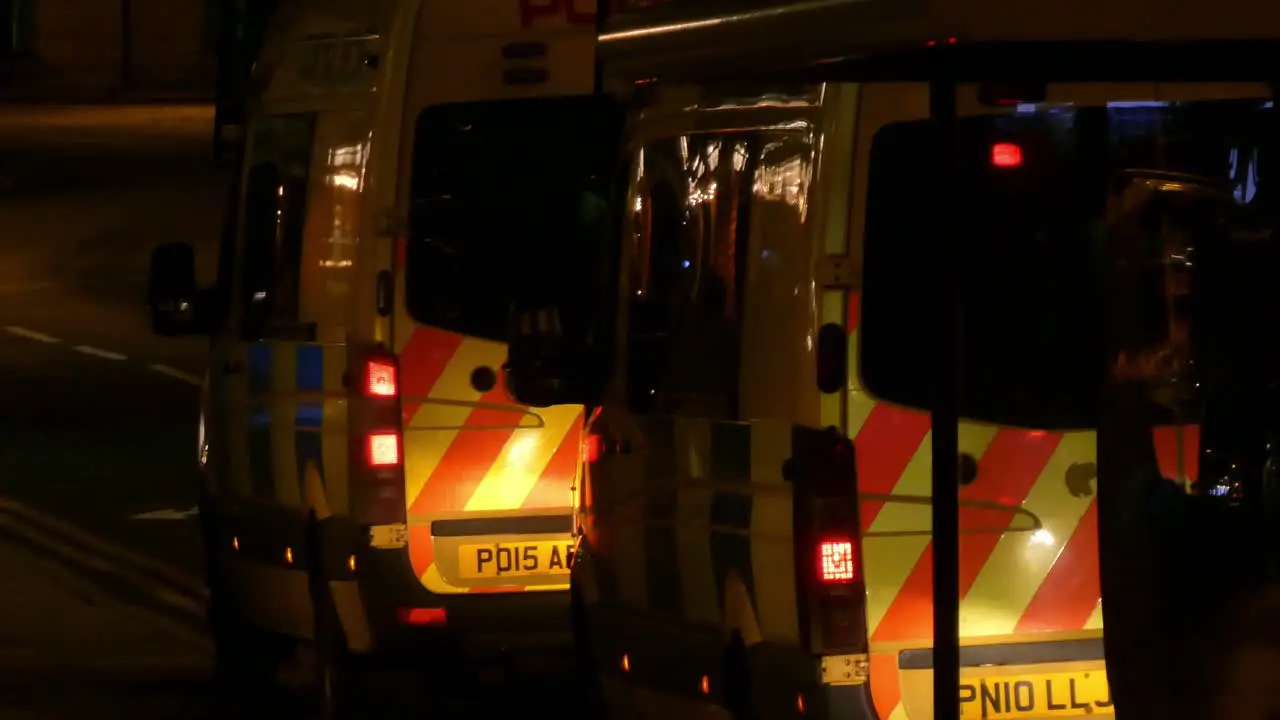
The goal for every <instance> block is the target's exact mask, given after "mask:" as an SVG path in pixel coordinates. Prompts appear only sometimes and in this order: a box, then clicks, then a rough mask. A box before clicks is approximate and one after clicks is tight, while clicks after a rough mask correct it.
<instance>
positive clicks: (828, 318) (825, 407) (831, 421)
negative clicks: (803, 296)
mask: <svg viewBox="0 0 1280 720" xmlns="http://www.w3.org/2000/svg"><path fill="white" fill-rule="evenodd" d="M848 307H849V293H848V292H847V291H845V290H824V291H823V292H822V316H821V318H822V319H821V324H822V325H826V324H828V323H834V324H835V325H838V326H840V327H842V328H843V327H847V324H846V322H845V314H846V311H847V309H848ZM845 395H846V393H845V392H843V389H842V390H841V391H837V392H832V393H824V392H820V393H818V398H819V399H818V416H819V420H820V421H821V422H822V425H823V427H840V426H841V425H843V424H844V422H842V421H843V420H845V419H846V418H845V417H844V416H845V412H844V401H845Z"/></svg>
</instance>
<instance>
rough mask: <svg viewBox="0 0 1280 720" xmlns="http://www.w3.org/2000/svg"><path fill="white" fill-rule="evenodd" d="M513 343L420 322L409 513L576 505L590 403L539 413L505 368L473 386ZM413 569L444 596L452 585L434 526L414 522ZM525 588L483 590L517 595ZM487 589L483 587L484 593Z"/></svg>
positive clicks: (412, 354)
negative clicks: (437, 551)
mask: <svg viewBox="0 0 1280 720" xmlns="http://www.w3.org/2000/svg"><path fill="white" fill-rule="evenodd" d="M505 359H506V346H505V345H503V344H502V343H497V342H492V341H488V340H479V339H475V338H468V337H464V336H461V335H458V334H456V333H450V332H446V331H443V330H439V329H436V328H431V327H426V326H421V325H415V326H414V328H413V331H412V335H411V336H410V337H409V338H408V340H407V341H406V342H405V344H404V345H403V347H401V349H400V367H401V371H400V372H401V385H402V387H403V395H404V402H403V406H404V427H405V433H404V436H405V440H404V445H405V497H406V499H407V503H408V512H409V514H410V515H411V516H419V517H422V516H427V517H428V518H430V517H432V516H437V517H442V518H443V517H459V516H463V515H469V514H472V513H476V514H484V513H496V512H502V513H504V514H509V513H510V511H516V510H522V509H523V510H541V509H549V508H565V509H566V510H567V509H568V508H570V507H571V504H572V503H571V495H570V493H571V487H572V486H573V481H574V478H575V476H576V474H577V472H578V462H579V450H580V448H581V443H582V412H583V411H582V408H581V407H580V406H556V407H550V408H543V409H538V410H537V411H536V413H535V411H533V410H531V409H529V408H526V407H523V406H520V405H517V404H515V403H514V402H512V400H511V398H510V397H509V396H508V395H507V391H506V387H505V386H504V384H503V382H502V378H501V373H499V383H498V385H497V387H495V388H493V389H492V390H490V391H488V392H485V393H483V394H482V393H479V392H477V391H476V390H475V389H474V388H473V387H472V386H471V380H470V378H471V373H472V372H473V371H474V370H475V369H476V368H478V367H482V366H483V367H490V368H495V369H496V368H498V367H500V366H501V365H502V363H503V362H504V361H505ZM409 551H410V557H411V559H412V561H413V567H414V571H415V572H416V573H418V576H419V578H421V579H422V582H423V583H424V584H425V585H426V586H427V589H429V590H431V591H432V592H437V593H463V592H472V591H473V590H471V589H469V588H466V587H458V586H455V585H451V584H450V583H448V582H447V581H445V579H444V578H443V577H442V576H441V574H440V571H439V569H438V568H437V567H436V565H435V562H434V547H433V541H432V538H431V533H430V528H429V525H428V524H426V523H423V522H411V523H410V534H409ZM523 589H524V588H521V587H504V588H485V589H484V590H483V592H495V591H496V592H511V591H519V590H523ZM476 592H479V590H476Z"/></svg>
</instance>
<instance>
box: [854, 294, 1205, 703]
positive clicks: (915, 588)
mask: <svg viewBox="0 0 1280 720" xmlns="http://www.w3.org/2000/svg"><path fill="white" fill-rule="evenodd" d="M849 318H850V324H851V327H850V333H849V338H850V358H851V362H853V363H856V358H857V346H858V334H857V326H856V323H857V318H858V302H857V296H853V298H852V300H851V302H850V307H849ZM853 367H855V368H856V365H854V366H853ZM848 425H849V433H850V435H851V436H852V437H853V438H854V440H855V442H856V444H857V447H858V480H859V489H860V493H861V494H862V495H863V496H864V498H865V499H864V501H863V503H862V529H863V534H864V536H865V539H864V548H863V556H864V560H863V561H864V564H865V566H866V577H867V626H868V629H869V632H870V635H871V649H872V665H871V672H872V676H871V681H872V692H873V694H874V696H875V703H876V708H877V711H878V712H879V714H880V716H881V717H882V718H886V719H887V720H902V719H904V718H906V710H905V708H904V706H903V704H902V702H901V700H902V698H901V689H900V687H899V685H898V668H897V651H898V650H900V649H902V648H903V647H910V646H916V647H927V646H928V645H929V643H930V641H931V636H932V633H933V616H932V606H933V587H932V569H933V552H932V540H931V538H930V534H929V528H930V523H929V506H928V505H927V504H926V503H921V502H918V501H920V500H923V499H925V498H928V497H929V495H930V466H931V457H930V453H931V451H932V442H931V435H930V429H929V416H928V414H927V413H924V412H919V411H915V410H910V409H905V408H902V407H899V406H894V405H890V404H887V403H880V402H877V401H875V400H874V399H873V398H871V397H870V396H869V395H868V394H867V393H866V392H865V391H864V390H863V389H862V388H861V387H860V386H858V385H856V384H855V388H854V391H853V393H852V394H851V396H850V403H849V410H848ZM1179 433H1181V447H1182V458H1181V461H1182V462H1181V463H1179V457H1178V447H1179ZM1152 441H1153V443H1154V447H1155V449H1156V453H1157V456H1158V458H1159V462H1160V466H1161V470H1162V471H1163V472H1164V473H1165V474H1166V476H1167V477H1171V478H1177V477H1180V476H1185V477H1188V478H1190V479H1193V480H1194V478H1195V477H1196V471H1197V466H1196V456H1197V453H1198V448H1199V431H1198V428H1194V427H1188V428H1183V429H1181V430H1179V429H1178V428H1159V429H1157V430H1156V431H1155V432H1154V435H1153V438H1152ZM960 447H961V451H962V452H967V453H970V454H971V455H973V456H974V457H975V458H977V459H978V463H979V467H980V472H979V476H978V479H977V480H976V481H975V482H974V483H973V484H971V485H969V486H967V487H964V488H961V490H960V502H961V509H960V528H961V533H962V535H961V538H960V584H961V598H962V599H961V606H960V617H961V622H960V626H961V627H960V632H961V635H962V636H963V637H966V638H979V637H982V638H999V637H1011V636H1016V635H1023V634H1029V633H1039V632H1054V631H1080V630H1099V631H1100V630H1101V628H1102V618H1101V611H1100V604H1099V603H1100V598H1101V591H1100V588H1099V571H1098V526H1097V506H1096V498H1095V494H1094V484H1093V483H1094V480H1095V478H1094V475H1095V473H1096V452H1097V450H1096V436H1095V434H1094V433H1093V432H1069V433H1061V432H1044V431H1037V430H1024V429H1014V428H1004V427H997V426H993V425H985V424H981V423H970V422H962V423H961V426H960ZM1180 464H1181V467H1179V465H1180ZM913 498H914V499H915V500H917V502H914V503H913V502H910V501H909V500H910V499H913ZM899 499H901V500H899ZM1036 521H1038V524H1037V522H1036Z"/></svg>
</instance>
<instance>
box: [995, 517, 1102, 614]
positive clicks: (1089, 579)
mask: <svg viewBox="0 0 1280 720" xmlns="http://www.w3.org/2000/svg"><path fill="white" fill-rule="evenodd" d="M1101 597H1102V587H1101V581H1100V580H1099V571H1098V500H1097V498H1096V497H1095V498H1094V500H1093V502H1092V503H1090V504H1089V509H1088V510H1087V511H1085V514H1084V515H1083V516H1081V518H1080V522H1078V523H1076V529H1075V531H1074V532H1072V534H1071V539H1070V540H1068V541H1067V544H1066V546H1065V547H1064V548H1063V549H1062V554H1061V555H1059V556H1058V560H1057V562H1055V563H1054V564H1053V569H1051V570H1050V571H1049V574H1048V576H1046V577H1045V579H1044V582H1042V583H1040V587H1039V588H1038V589H1037V590H1036V594H1035V597H1033V598H1032V599H1031V604H1029V605H1028V606H1027V609H1026V611H1025V612H1023V613H1022V617H1021V618H1020V619H1019V620H1018V625H1017V628H1015V630H1014V632H1018V633H1024V632H1043V631H1047V630H1079V629H1080V628H1082V627H1084V624H1085V623H1086V622H1087V621H1088V620H1089V616H1090V615H1092V614H1093V611H1094V609H1095V608H1096V607H1097V606H1098V599H1099V598H1101Z"/></svg>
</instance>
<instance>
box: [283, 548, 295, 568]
mask: <svg viewBox="0 0 1280 720" xmlns="http://www.w3.org/2000/svg"><path fill="white" fill-rule="evenodd" d="M284 561H285V562H287V563H289V564H291V565H292V564H293V548H285V549H284Z"/></svg>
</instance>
